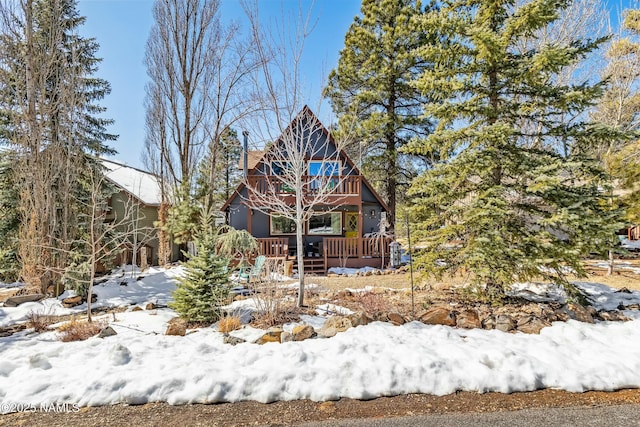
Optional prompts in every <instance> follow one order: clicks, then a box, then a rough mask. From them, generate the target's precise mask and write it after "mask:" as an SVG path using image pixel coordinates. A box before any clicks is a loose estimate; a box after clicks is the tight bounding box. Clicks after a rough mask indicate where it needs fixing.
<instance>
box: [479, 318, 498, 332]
mask: <svg viewBox="0 0 640 427" xmlns="http://www.w3.org/2000/svg"><path fill="white" fill-rule="evenodd" d="M480 324H481V325H482V329H495V328H496V318H495V317H494V316H492V315H489V316H487V317H485V318H484V319H482V322H480Z"/></svg>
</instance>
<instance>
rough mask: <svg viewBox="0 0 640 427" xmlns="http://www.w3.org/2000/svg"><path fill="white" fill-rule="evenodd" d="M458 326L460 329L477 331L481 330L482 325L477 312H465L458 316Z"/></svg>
mask: <svg viewBox="0 0 640 427" xmlns="http://www.w3.org/2000/svg"><path fill="white" fill-rule="evenodd" d="M456 326H457V327H458V328H465V329H476V328H481V327H482V324H481V323H480V317H479V316H478V312H477V311H476V310H464V311H463V312H461V313H459V314H458V315H457V316H456Z"/></svg>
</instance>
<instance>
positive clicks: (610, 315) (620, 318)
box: [598, 310, 631, 322]
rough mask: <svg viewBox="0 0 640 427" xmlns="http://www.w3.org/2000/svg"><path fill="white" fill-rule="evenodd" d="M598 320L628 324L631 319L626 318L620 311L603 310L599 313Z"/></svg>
mask: <svg viewBox="0 0 640 427" xmlns="http://www.w3.org/2000/svg"><path fill="white" fill-rule="evenodd" d="M598 318H599V319H600V320H604V321H607V322H626V321H628V320H631V319H629V318H628V317H627V316H625V315H624V314H622V313H621V312H620V311H618V310H611V311H606V310H602V311H599V312H598Z"/></svg>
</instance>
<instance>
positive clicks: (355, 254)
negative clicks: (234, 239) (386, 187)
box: [257, 237, 391, 274]
mask: <svg viewBox="0 0 640 427" xmlns="http://www.w3.org/2000/svg"><path fill="white" fill-rule="evenodd" d="M257 240H258V244H259V253H260V254H261V255H264V256H266V257H267V258H280V259H286V260H291V261H294V262H297V259H296V257H295V254H290V253H289V239H288V238H264V239H257ZM390 243H391V239H389V238H375V237H354V238H347V237H325V238H323V239H322V249H321V253H320V254H319V256H316V257H313V256H312V257H309V256H305V257H304V264H305V272H309V273H316V274H324V273H326V272H327V270H328V269H329V268H331V267H349V268H362V267H376V268H382V267H384V265H383V264H387V263H388V262H389V254H390V251H389V244H390Z"/></svg>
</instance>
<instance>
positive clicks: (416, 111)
mask: <svg viewBox="0 0 640 427" xmlns="http://www.w3.org/2000/svg"><path fill="white" fill-rule="evenodd" d="M361 13H362V16H361V17H360V16H357V17H356V18H355V20H354V22H353V24H351V27H350V28H349V30H348V31H347V34H346V36H345V42H344V43H345V46H344V48H343V49H342V51H341V52H340V58H339V60H338V67H337V68H336V69H335V70H333V71H332V72H331V74H330V75H329V84H328V86H327V88H326V89H325V95H326V96H327V97H328V98H329V99H330V101H331V104H332V106H333V109H334V111H335V112H336V113H337V114H338V117H339V120H340V122H339V123H340V126H341V127H342V128H343V130H344V129H349V130H353V129H354V128H355V130H356V135H357V136H358V138H356V140H357V141H358V145H356V146H354V147H351V149H350V151H351V153H350V154H351V155H352V156H353V158H356V159H361V164H362V169H363V171H364V172H365V173H367V175H368V176H369V177H370V179H371V180H372V182H373V183H374V185H375V186H376V187H377V188H378V189H379V190H381V193H382V194H383V197H384V199H385V202H387V204H388V206H389V209H390V212H389V213H390V217H389V218H388V219H389V222H390V224H391V226H392V227H393V225H394V222H395V210H396V201H397V199H398V197H399V196H401V195H402V194H404V193H405V192H406V188H407V186H408V183H409V182H410V181H411V179H412V178H413V177H414V175H415V170H416V169H415V164H414V163H413V162H412V161H411V160H410V159H406V158H403V156H402V155H401V154H400V153H399V152H398V148H399V147H401V146H403V145H404V144H406V143H407V142H408V141H409V140H411V139H412V138H424V137H425V136H426V135H427V134H428V133H429V130H430V128H431V123H430V121H429V120H428V119H427V118H426V117H425V116H423V115H422V111H421V106H422V104H423V103H424V102H425V97H424V96H423V95H422V94H421V93H420V91H419V90H417V89H416V88H415V87H414V86H412V84H411V83H412V81H413V80H414V79H415V78H416V77H417V76H418V75H419V74H421V73H422V72H423V71H424V69H425V68H427V66H428V62H427V61H426V60H425V59H424V56H423V55H421V54H420V52H419V51H418V48H419V47H421V46H423V45H425V44H428V43H429V40H430V39H429V34H428V33H426V32H424V31H421V29H420V28H419V27H418V22H419V21H418V17H419V16H420V15H421V14H422V13H423V6H422V4H421V2H420V1H419V0H363V1H362V7H361ZM404 157H406V155H405V156H404Z"/></svg>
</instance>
